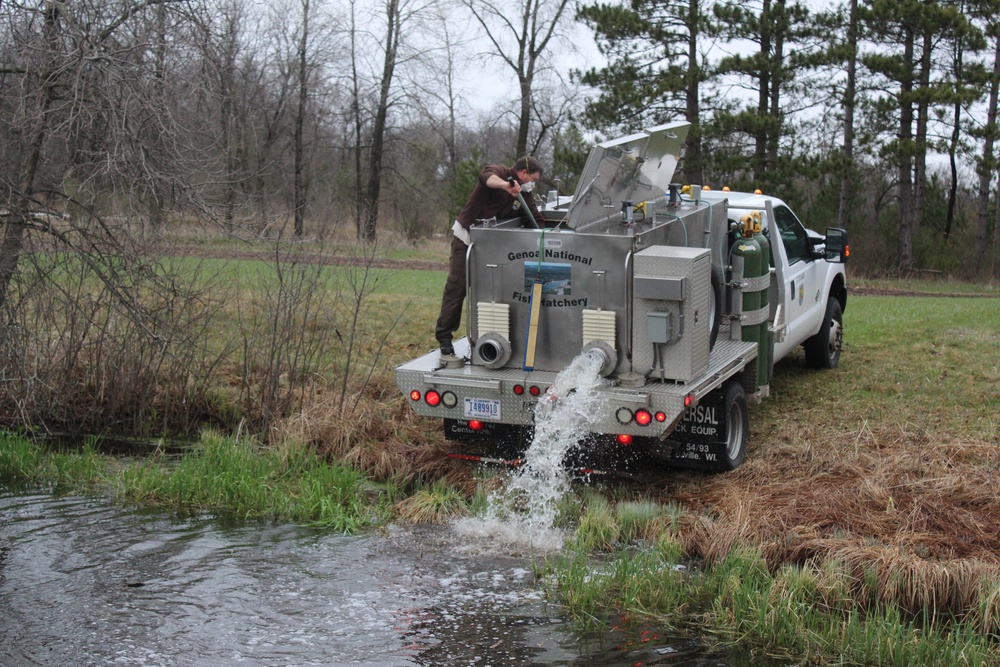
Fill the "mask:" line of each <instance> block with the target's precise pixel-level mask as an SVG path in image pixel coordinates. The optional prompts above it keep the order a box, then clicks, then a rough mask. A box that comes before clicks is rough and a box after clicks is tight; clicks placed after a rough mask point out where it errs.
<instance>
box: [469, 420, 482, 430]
mask: <svg viewBox="0 0 1000 667" xmlns="http://www.w3.org/2000/svg"><path fill="white" fill-rule="evenodd" d="M469 428H471V429H472V430H473V431H482V430H483V422H481V421H479V420H478V419H473V420H470V421H469Z"/></svg>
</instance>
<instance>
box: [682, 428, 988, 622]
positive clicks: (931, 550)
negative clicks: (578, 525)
mask: <svg viewBox="0 0 1000 667" xmlns="http://www.w3.org/2000/svg"><path fill="white" fill-rule="evenodd" d="M834 421H835V420H834V419H831V418H829V417H828V418H827V420H826V423H824V422H823V421H822V420H820V421H818V422H817V421H813V420H805V421H804V422H801V423H797V422H793V421H784V422H781V423H779V424H778V425H777V426H776V427H775V428H774V431H773V432H772V433H769V434H767V437H766V438H762V439H761V440H758V442H762V443H763V444H761V445H760V446H759V448H757V450H756V451H755V452H754V454H755V455H754V456H753V457H752V458H751V459H750V460H749V461H748V463H747V464H746V465H745V466H743V467H742V468H740V469H739V470H737V471H735V472H734V473H731V474H728V475H724V476H717V477H711V478H704V479H700V480H698V479H694V478H692V479H691V480H689V481H687V482H686V483H684V484H683V485H682V486H681V487H680V488H678V489H676V493H674V494H673V495H672V499H674V500H681V501H683V502H685V503H686V504H687V505H688V506H689V507H690V508H693V509H697V510H698V511H697V512H696V513H693V514H691V515H688V516H687V517H685V518H684V520H683V521H682V522H681V527H682V528H681V536H682V539H683V540H684V543H685V546H686V548H687V550H688V551H689V552H690V554H691V555H693V556H697V557H701V558H704V559H706V560H708V561H714V560H719V559H722V558H724V557H725V556H726V555H727V554H728V553H729V552H730V551H731V550H732V548H733V547H734V546H736V545H738V544H739V545H749V546H751V547H756V548H758V549H760V551H761V553H762V554H763V555H764V557H765V559H766V560H767V562H768V564H769V566H770V567H771V568H772V570H773V571H778V569H779V568H780V567H781V566H782V565H785V564H797V565H805V566H809V567H820V568H822V567H833V568H834V569H838V570H843V571H844V572H845V573H846V576H847V577H848V580H849V587H850V589H851V597H852V599H853V600H854V601H855V602H856V603H858V604H865V603H870V602H882V603H893V604H898V605H900V606H901V607H902V608H904V609H906V610H908V611H911V612H914V613H916V612H921V611H924V610H926V611H930V612H945V613H955V614H958V615H960V616H965V615H967V614H968V615H970V617H971V618H973V619H976V621H977V622H978V623H979V624H980V625H982V626H984V627H995V626H996V625H997V623H998V622H1000V619H998V617H997V615H996V614H997V611H998V607H1000V593H997V590H996V586H997V582H998V581H1000V502H998V499H997V489H998V483H1000V478H998V467H1000V466H998V461H997V443H996V442H988V441H960V442H949V441H945V440H942V439H941V438H940V436H933V437H932V436H931V435H929V434H928V433H926V432H924V431H923V430H922V429H919V428H914V427H913V426H912V425H908V424H894V425H893V424H889V425H885V426H880V427H873V426H872V425H871V424H868V423H862V424H860V425H858V426H857V427H856V428H854V429H853V430H848V429H843V428H841V429H840V430H838V429H837V427H836V426H835V425H834V423H833V422H834ZM803 423H806V424H808V427H806V426H803V425H801V424H803ZM984 582H991V583H984ZM984 586H986V588H985V589H984ZM990 586H992V588H990ZM991 591H992V593H991Z"/></svg>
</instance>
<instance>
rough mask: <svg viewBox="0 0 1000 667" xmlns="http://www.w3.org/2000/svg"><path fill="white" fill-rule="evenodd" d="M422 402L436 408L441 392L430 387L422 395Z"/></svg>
mask: <svg viewBox="0 0 1000 667" xmlns="http://www.w3.org/2000/svg"><path fill="white" fill-rule="evenodd" d="M424 402H425V403H427V405H429V406H431V407H432V408H436V407H437V406H438V405H440V404H441V394H439V393H437V392H436V391H434V390H433V389H431V390H430V391H429V392H427V393H426V394H425V395H424Z"/></svg>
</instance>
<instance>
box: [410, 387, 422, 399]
mask: <svg viewBox="0 0 1000 667" xmlns="http://www.w3.org/2000/svg"><path fill="white" fill-rule="evenodd" d="M410 400H411V401H419V400H420V392H419V391H417V390H416V389H414V390H413V391H411V392H410Z"/></svg>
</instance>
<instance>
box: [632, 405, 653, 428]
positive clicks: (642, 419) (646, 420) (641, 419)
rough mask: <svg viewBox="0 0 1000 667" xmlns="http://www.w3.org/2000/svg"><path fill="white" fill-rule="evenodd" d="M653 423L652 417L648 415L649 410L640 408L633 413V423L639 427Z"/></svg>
mask: <svg viewBox="0 0 1000 667" xmlns="http://www.w3.org/2000/svg"><path fill="white" fill-rule="evenodd" d="M652 421H653V415H652V414H650V412H649V410H646V409H645V408H640V409H638V410H636V411H635V423H636V424H638V425H639V426H649V424H650V422H652Z"/></svg>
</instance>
